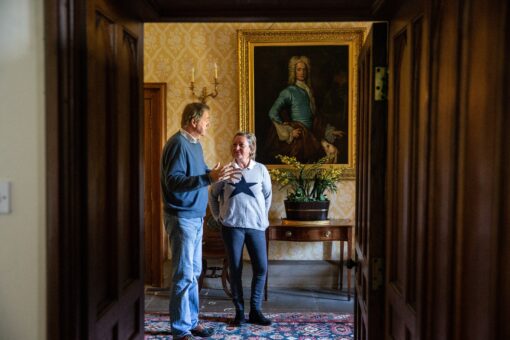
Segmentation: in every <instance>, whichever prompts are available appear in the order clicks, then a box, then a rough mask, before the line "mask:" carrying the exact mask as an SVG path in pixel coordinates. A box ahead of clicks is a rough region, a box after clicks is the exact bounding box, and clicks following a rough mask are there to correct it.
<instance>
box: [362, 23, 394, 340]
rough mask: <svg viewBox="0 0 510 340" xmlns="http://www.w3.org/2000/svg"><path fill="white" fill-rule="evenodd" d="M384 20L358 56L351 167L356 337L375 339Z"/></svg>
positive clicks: (380, 296) (379, 301)
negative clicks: (354, 147)
mask: <svg viewBox="0 0 510 340" xmlns="http://www.w3.org/2000/svg"><path fill="white" fill-rule="evenodd" d="M386 36H387V25H386V24H384V23H377V24H374V25H373V26H372V30H371V32H370V33H369V35H368V37H367V39H366V41H365V44H364V46H363V48H362V50H361V52H360V57H359V63H358V67H359V94H360V96H359V109H358V112H359V117H358V133H357V136H358V141H357V157H358V159H357V169H356V179H357V183H356V247H355V250H356V309H355V312H356V338H357V339H363V340H365V339H380V338H381V334H382V332H383V320H384V318H383V310H384V309H383V307H384V287H383V274H384V272H383V268H384V255H385V254H384V245H385V243H384V237H385V235H384V222H385V218H384V190H385V171H386V139H387V130H386V128H387V98H386V93H387V87H386V86H385V84H386V82H387V76H386V66H387V61H386V59H387V57H386V54H387V47H386Z"/></svg>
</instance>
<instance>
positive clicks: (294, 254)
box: [144, 22, 370, 260]
mask: <svg viewBox="0 0 510 340" xmlns="http://www.w3.org/2000/svg"><path fill="white" fill-rule="evenodd" d="M369 26H370V24H369V23H345V22H344V23H335V22H329V23H213V24H210V23H185V24H181V23H179V24H156V23H155V24H145V27H144V81H145V82H164V83H166V84H167V91H168V92H167V131H168V136H170V135H172V134H173V133H175V131H177V130H178V129H179V126H180V116H181V113H182V110H183V108H184V106H185V105H186V104H187V103H189V102H190V101H193V98H192V96H191V91H190V90H189V84H190V80H191V69H192V68H193V67H194V68H195V87H196V89H195V92H196V93H197V89H198V91H200V90H201V88H202V87H204V86H206V87H207V88H208V90H210V89H211V82H212V81H213V77H214V64H215V63H217V65H218V81H219V83H220V85H219V86H218V92H219V94H218V96H217V97H216V98H215V99H212V100H208V102H207V103H208V105H209V106H210V107H211V117H212V119H211V126H210V128H209V130H208V132H207V136H206V137H204V138H203V140H201V143H202V146H203V148H204V155H205V160H206V162H207V164H208V165H209V166H210V167H212V166H213V165H214V164H216V163H217V162H222V163H225V162H228V161H229V160H230V142H231V139H232V136H233V135H234V134H235V132H237V130H238V128H239V113H238V107H239V103H238V101H239V93H238V69H237V68H238V64H237V30H238V29H319V28H320V29H324V28H365V29H366V28H368V27H369ZM168 136H167V137H168ZM284 195H285V193H284V192H280V191H278V188H277V187H276V186H274V187H273V203H272V207H271V211H270V217H274V218H279V217H283V216H285V211H284V207H283V199H284ZM329 197H330V199H331V203H332V204H331V205H330V211H329V217H330V218H349V219H351V220H353V219H354V208H355V183H354V181H353V180H345V181H342V182H341V183H340V185H339V187H338V192H337V193H336V194H333V195H331V194H330V195H329ZM269 258H270V259H275V260H280V259H286V260H322V259H324V260H335V259H338V258H339V242H324V243H322V242H316V243H297V242H279V241H275V242H271V243H270V249H269Z"/></svg>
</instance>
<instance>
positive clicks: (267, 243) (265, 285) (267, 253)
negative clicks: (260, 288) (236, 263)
mask: <svg viewBox="0 0 510 340" xmlns="http://www.w3.org/2000/svg"><path fill="white" fill-rule="evenodd" d="M266 256H267V273H266V283H265V284H264V301H267V282H268V280H269V228H267V229H266Z"/></svg>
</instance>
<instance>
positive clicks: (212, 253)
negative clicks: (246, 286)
mask: <svg viewBox="0 0 510 340" xmlns="http://www.w3.org/2000/svg"><path fill="white" fill-rule="evenodd" d="M211 259H223V261H222V263H223V266H222V267H217V266H211V267H208V265H207V260H211ZM208 271H211V272H210V274H208ZM218 271H221V274H218ZM206 277H208V278H219V277H221V285H222V287H223V291H224V292H225V294H227V296H228V297H232V293H231V292H230V277H229V271H228V257H227V253H226V251H225V246H224V244H223V238H222V237H221V225H220V224H219V223H218V222H217V221H216V220H215V219H214V217H213V216H212V215H211V214H210V212H209V209H207V214H206V216H205V218H204V234H203V237H202V273H201V274H200V278H199V280H198V289H199V291H200V290H201V289H202V286H203V283H204V278H206Z"/></svg>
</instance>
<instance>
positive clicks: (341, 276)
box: [338, 241, 345, 291]
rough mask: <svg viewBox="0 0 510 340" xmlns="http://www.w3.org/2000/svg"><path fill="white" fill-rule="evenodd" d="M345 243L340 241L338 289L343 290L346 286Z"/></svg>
mask: <svg viewBox="0 0 510 340" xmlns="http://www.w3.org/2000/svg"><path fill="white" fill-rule="evenodd" d="M344 243H345V241H340V267H339V268H338V289H339V290H340V291H342V289H343V288H344V250H345V248H344Z"/></svg>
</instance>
